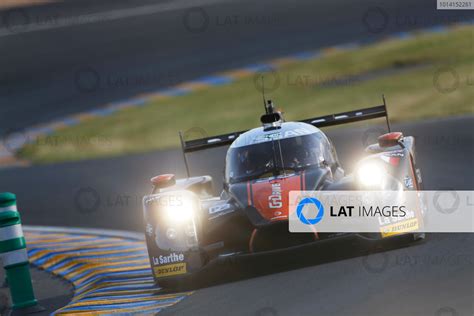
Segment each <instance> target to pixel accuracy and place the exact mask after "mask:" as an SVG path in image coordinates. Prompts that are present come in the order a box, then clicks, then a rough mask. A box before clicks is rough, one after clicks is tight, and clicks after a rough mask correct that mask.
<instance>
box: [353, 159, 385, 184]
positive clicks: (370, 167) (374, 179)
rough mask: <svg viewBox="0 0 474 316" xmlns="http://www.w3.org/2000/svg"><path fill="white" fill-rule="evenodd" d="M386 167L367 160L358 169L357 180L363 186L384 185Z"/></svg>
mask: <svg viewBox="0 0 474 316" xmlns="http://www.w3.org/2000/svg"><path fill="white" fill-rule="evenodd" d="M384 178H385V169H384V168H383V167H382V166H381V165H379V164H376V163H373V162H366V163H363V164H362V165H360V166H359V168H358V169H357V180H358V181H359V182H360V184H362V185H363V186H367V187H374V186H379V185H382V182H383V180H384Z"/></svg>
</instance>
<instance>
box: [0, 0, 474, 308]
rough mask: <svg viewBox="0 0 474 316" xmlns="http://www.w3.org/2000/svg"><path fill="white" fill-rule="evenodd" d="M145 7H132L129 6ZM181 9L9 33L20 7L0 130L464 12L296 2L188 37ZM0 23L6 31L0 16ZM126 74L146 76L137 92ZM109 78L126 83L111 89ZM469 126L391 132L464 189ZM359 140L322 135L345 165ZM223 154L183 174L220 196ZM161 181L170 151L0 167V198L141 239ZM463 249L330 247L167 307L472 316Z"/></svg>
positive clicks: (243, 10)
mask: <svg viewBox="0 0 474 316" xmlns="http://www.w3.org/2000/svg"><path fill="white" fill-rule="evenodd" d="M160 3H164V4H166V3H168V2H160ZM83 4H87V5H83ZM150 4H151V1H134V2H133V6H134V7H138V6H142V5H150ZM191 4H192V3H191ZM179 5H181V7H178V8H176V9H173V8H171V9H169V8H167V9H166V10H165V9H163V10H162V11H160V9H157V10H155V11H150V12H149V14H141V15H136V16H133V17H123V18H117V19H113V20H107V21H106V20H104V21H101V22H100V23H84V24H80V25H67V23H65V24H66V25H65V26H64V25H62V24H61V23H57V26H58V27H53V28H49V29H47V30H37V31H35V30H34V28H35V26H34V25H31V24H29V25H27V26H26V28H25V26H24V25H23V26H22V25H21V23H22V22H21V21H22V20H21V17H22V16H23V17H24V14H23V13H25V11H23V12H20V20H15V19H17V18H18V16H14V15H12V16H13V18H14V19H13V21H20V22H12V23H13V24H11V25H13V26H15V23H20V25H19V28H18V27H13V28H12V27H11V25H10V27H9V28H7V31H5V30H2V32H3V33H1V34H3V35H1V36H0V47H1V48H2V58H1V59H0V69H1V76H0V82H1V84H0V104H1V106H0V133H4V132H5V131H8V130H11V129H21V128H24V127H27V126H30V125H31V124H34V123H40V122H47V121H49V120H51V119H53V118H57V117H61V116H64V115H67V114H72V113H76V112H80V111H83V110H85V109H90V108H94V107H97V106H99V105H103V104H104V103H106V102H110V101H116V100H119V99H122V98H126V97H129V96H132V95H136V94H137V93H143V92H147V91H150V90H152V89H156V88H159V87H161V86H166V85H169V84H170V83H171V84H173V83H177V82H178V81H183V80H188V79H192V78H195V77H198V76H202V75H206V74H209V73H212V72H216V71H221V70H225V69H228V68H235V67H239V66H242V65H247V64H250V63H252V62H257V61H261V60H263V59H267V58H272V57H276V56H281V55H284V54H287V53H292V52H298V51H301V50H305V49H314V48H318V47H321V46H327V45H332V44H339V43H343V42H348V41H350V40H353V39H361V38H363V39H367V40H371V39H374V38H377V37H381V36H386V35H387V34H389V33H392V32H400V31H405V30H408V29H413V28H418V27H427V26H430V25H434V24H439V23H440V22H449V21H452V22H455V21H457V20H462V19H463V18H465V17H471V18H472V13H471V12H459V11H457V12H453V11H450V12H447V11H444V12H440V11H436V10H435V9H434V8H435V6H434V3H433V1H430V0H427V1H416V3H414V2H413V1H407V0H402V1H396V2H395V1H393V2H390V3H389V4H385V3H374V2H372V1H365V0H364V1H344V2H343V1H339V0H338V1H324V2H315V1H309V0H308V1H300V2H298V5H296V4H292V5H289V4H288V3H286V2H283V1H269V0H265V1H259V2H258V3H257V4H256V3H254V2H250V1H248V2H247V1H224V2H220V3H213V4H206V3H203V4H200V5H199V7H202V8H204V9H205V12H206V14H207V15H208V16H209V17H210V22H209V24H208V25H207V26H206V27H205V28H201V29H200V31H199V32H196V31H194V29H195V28H196V25H197V27H198V29H199V27H201V26H203V24H202V22H200V21H199V19H198V21H197V22H196V21H194V20H189V22H188V23H190V24H188V28H186V27H185V26H186V25H185V24H183V16H185V15H186V14H187V13H189V12H190V11H186V10H189V8H190V2H186V1H184V2H183V3H181V2H180V3H179ZM130 6H132V5H131V4H130V2H128V1H101V2H97V1H85V0H81V1H65V2H64V3H61V4H53V5H46V6H41V7H38V8H34V9H32V8H28V9H27V10H26V14H27V16H28V18H29V21H30V22H31V21H36V22H34V23H36V24H37V25H41V24H44V23H43V22H41V21H44V19H45V17H46V19H47V17H48V14H49V13H51V12H53V13H54V14H56V16H59V17H62V18H67V17H71V16H77V15H86V14H90V13H97V12H109V11H111V10H120V9H124V8H129V7H130ZM192 6H195V5H194V4H192ZM374 7H378V8H382V12H383V13H382V15H380V12H381V11H378V15H377V12H376V15H375V16H374V15H370V16H369V19H368V20H364V17H365V14H366V13H367V12H368V10H369V9H371V8H374ZM192 12H194V11H192ZM256 12H258V13H256ZM370 12H371V14H372V13H374V11H370ZM384 13H387V15H385V14H384ZM10 14H11V13H10ZM54 14H53V16H54ZM235 15H237V16H239V17H240V18H243V17H255V16H256V15H260V16H261V17H266V18H268V19H269V21H270V22H267V23H260V24H258V25H255V24H251V25H250V24H245V23H244V24H243V23H242V22H241V21H242V20H238V21H240V23H234V24H230V25H226V24H225V23H224V21H225V19H226V17H232V16H235ZM387 16H388V18H386V17H387ZM380 18H382V20H380ZM403 18H406V19H408V20H406V19H405V20H404V19H403ZM2 19H3V20H2V21H3V25H5V24H4V23H5V13H3V12H2ZM223 19H224V20H223ZM367 21H368V22H367ZM195 23H197V24H195ZM222 23H224V24H222ZM52 25H54V23H52ZM189 26H191V29H192V30H193V31H189V29H190V27H189ZM29 29H30V31H28V30H29ZM171 34H172V35H171ZM32 56H34V58H32ZM91 69H92V72H90V70H91ZM83 70H86V72H84V71H83ZM84 73H85V74H86V75H84ZM91 73H92V74H93V75H96V74H97V75H98V78H99V81H98V82H99V85H97V80H96V79H97V77H93V78H92V79H90V78H89V77H88V76H87V74H91ZM78 74H79V78H78V76H77V75H78ZM137 76H138V77H139V76H149V78H151V79H148V80H146V81H145V83H143V82H140V83H136V82H134V78H137ZM120 79H125V80H127V79H129V80H130V81H131V82H132V83H128V84H123V83H117V82H118V81H120ZM114 82H115V83H114ZM86 90H87V91H86ZM390 101H393V102H390ZM389 103H396V101H395V100H389ZM362 106H365V105H362ZM473 122H474V118H473V117H464V118H451V119H445V120H441V121H438V120H433V121H427V122H423V123H410V124H403V125H399V126H396V127H395V129H401V130H402V131H404V132H405V133H406V134H410V135H415V136H418V153H419V156H418V160H419V163H420V166H421V168H422V172H423V175H424V182H425V188H426V189H457V190H472V189H473V188H474V177H473V172H472V161H473V158H474V153H473V149H474V146H473V145H474V142H473V135H474V133H473V126H474V125H473ZM204 128H205V127H204ZM371 132H374V133H373V134H374V135H375V134H376V133H378V132H379V131H377V130H371V129H370V130H367V128H359V129H357V130H337V131H331V132H330V133H329V135H330V137H331V138H332V139H333V141H334V143H335V144H336V147H337V148H338V152H339V155H340V158H341V160H342V162H343V164H344V165H345V166H347V167H348V169H351V163H352V161H353V159H351V157H357V156H358V155H360V154H361V148H362V147H363V143H364V139H365V138H366V137H367V136H370V135H372V133H371ZM372 136H373V135H372ZM223 154H224V150H223V149H222V150H215V151H212V152H208V153H206V154H195V155H193V156H195V157H194V158H195V159H193V163H192V166H191V168H192V170H193V173H194V174H203V173H206V174H207V173H210V174H211V175H212V176H213V177H214V178H215V179H216V180H217V181H216V187H217V189H218V188H219V186H220V185H221V182H220V181H219V180H220V179H221V178H222V168H223ZM191 158H193V157H191ZM165 172H166V173H168V172H175V173H176V174H177V175H179V176H183V175H184V173H183V164H182V160H181V159H180V153H179V152H178V151H167V152H156V153H150V154H143V155H134V156H129V157H122V158H113V159H107V160H95V161H88V162H76V163H65V164H57V165H49V166H34V167H31V168H15V169H8V170H0V191H12V192H15V193H17V195H18V200H19V210H20V212H21V213H22V216H23V222H24V223H25V224H29V225H49V226H74V227H97V228H115V229H125V230H135V231H141V230H142V223H141V197H142V196H143V194H144V193H145V192H148V191H149V189H150V185H149V184H148V179H149V178H150V177H151V176H152V175H155V174H159V173H165ZM473 248H474V240H473V236H472V235H471V234H433V235H430V236H429V238H428V241H427V242H426V243H424V244H419V245H416V246H413V247H410V248H403V249H398V250H392V251H389V252H385V253H379V254H374V255H371V256H369V257H366V256H365V254H366V253H367V249H365V248H363V247H362V248H360V247H354V248H349V249H348V248H347V247H341V248H338V247H334V246H333V247H328V248H326V249H324V248H323V249H321V250H319V251H318V252H317V253H316V256H314V255H312V256H308V258H306V257H304V258H303V257H301V256H300V257H296V258H295V257H292V258H287V259H280V260H275V261H273V262H270V263H268V262H266V263H265V262H264V263H258V262H251V263H246V264H245V265H244V266H243V267H242V266H241V267H234V269H232V270H228V273H227V277H228V278H229V279H230V280H229V281H235V280H236V279H237V281H236V282H230V283H226V284H221V285H216V286H211V287H208V288H206V289H201V290H199V291H197V292H196V293H195V294H194V295H192V296H191V297H189V298H187V299H186V300H184V301H183V302H182V303H180V304H179V305H177V306H176V307H173V308H171V309H169V310H168V311H165V312H167V313H171V314H178V313H179V314H189V315H191V314H192V315H202V314H207V315H216V314H235V315H288V314H291V315H294V314H296V315H307V314H317V315H348V314H351V315H472V314H473V313H474V308H473V305H472V301H473V297H474V284H473V282H474V275H473V273H474V266H473V262H474V249H473ZM319 254H321V255H319ZM302 259H305V260H302ZM262 265H263V266H262ZM252 267H255V269H252ZM270 267H271V268H270ZM253 270H254V271H253ZM266 273H270V274H267V275H265V274H266ZM222 280H223V281H225V280H226V276H225V275H224V276H223V278H222Z"/></svg>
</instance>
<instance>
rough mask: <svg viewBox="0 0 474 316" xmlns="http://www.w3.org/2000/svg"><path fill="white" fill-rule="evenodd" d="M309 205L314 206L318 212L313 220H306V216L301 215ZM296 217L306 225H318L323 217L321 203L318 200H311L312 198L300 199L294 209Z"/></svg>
mask: <svg viewBox="0 0 474 316" xmlns="http://www.w3.org/2000/svg"><path fill="white" fill-rule="evenodd" d="M310 205H314V206H315V207H316V209H317V210H318V214H317V215H316V217H315V218H306V216H305V215H304V214H303V210H304V208H305V207H308V206H310ZM296 215H297V216H298V218H299V220H300V221H301V222H302V223H303V224H306V225H315V224H317V223H319V222H320V221H321V220H322V219H323V216H324V206H323V204H322V203H321V201H320V200H318V199H316V198H313V197H307V198H304V199H302V200H301V201H300V202H299V203H298V206H297V207H296Z"/></svg>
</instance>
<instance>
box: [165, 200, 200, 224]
mask: <svg viewBox="0 0 474 316" xmlns="http://www.w3.org/2000/svg"><path fill="white" fill-rule="evenodd" d="M195 212H196V205H195V203H194V201H193V200H192V199H190V198H188V197H186V196H181V197H180V198H179V199H177V200H176V202H175V203H174V204H169V205H166V206H164V207H163V213H164V215H165V216H166V219H167V220H168V221H169V222H173V223H182V222H187V221H190V220H192V219H193V217H194V213H195Z"/></svg>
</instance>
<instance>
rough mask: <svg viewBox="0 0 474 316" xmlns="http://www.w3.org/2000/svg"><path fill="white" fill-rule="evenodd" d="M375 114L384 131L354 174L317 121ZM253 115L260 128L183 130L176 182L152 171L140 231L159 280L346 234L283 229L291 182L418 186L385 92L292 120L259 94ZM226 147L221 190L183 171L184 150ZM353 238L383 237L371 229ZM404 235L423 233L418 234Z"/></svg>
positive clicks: (298, 185)
mask: <svg viewBox="0 0 474 316" xmlns="http://www.w3.org/2000/svg"><path fill="white" fill-rule="evenodd" d="M383 117H385V119H386V123H387V128H388V133H386V134H384V135H381V136H380V137H379V138H378V143H376V144H371V145H369V146H368V147H367V148H366V150H365V151H366V153H367V155H366V157H364V158H363V159H362V160H361V161H360V162H359V163H358V165H357V168H356V172H355V173H354V174H346V173H345V172H344V170H343V169H342V167H341V165H340V163H339V160H338V158H337V154H336V150H335V148H334V146H333V144H332V143H331V141H330V140H329V138H328V137H327V136H326V135H325V134H324V133H323V132H322V131H321V130H320V129H319V128H321V127H326V126H332V125H338V124H345V123H351V122H356V121H361V120H367V119H373V118H383ZM260 120H261V123H262V126H261V127H257V128H254V129H251V130H249V131H242V132H235V133H230V134H225V135H220V136H215V137H207V138H203V139H197V140H184V139H183V137H181V144H182V149H183V155H184V161H185V165H186V170H187V174H188V177H187V178H185V179H178V180H177V179H175V176H174V175H173V174H163V175H158V176H156V177H153V178H152V179H151V182H152V184H153V191H152V194H150V195H147V196H145V197H144V199H143V207H144V219H145V225H146V228H145V231H146V233H145V235H146V243H147V248H148V254H149V258H150V264H151V267H152V270H153V275H154V278H155V281H156V282H157V284H159V285H160V286H161V287H172V288H174V287H180V286H182V285H183V284H186V285H185V286H189V284H190V282H191V281H189V280H193V277H194V276H196V275H198V274H199V273H200V271H202V270H203V269H204V268H205V267H207V266H208V265H210V264H212V263H213V262H215V261H218V260H219V259H220V258H228V257H238V256H242V255H249V254H259V253H265V252H275V251H281V252H282V253H283V252H284V251H285V250H289V249H292V248H295V247H299V246H301V245H307V244H311V243H318V242H320V241H322V240H329V239H333V238H334V239H335V238H339V237H343V236H344V235H347V234H348V233H344V234H343V233H337V232H335V233H318V232H314V233H300V234H295V233H290V232H289V229H288V219H289V205H288V203H289V202H288V200H289V198H288V195H289V192H290V191H292V190H301V191H308V190H309V191H312V190H333V191H335V190H367V189H373V188H376V189H377V190H420V189H421V185H422V180H421V174H420V171H419V169H418V168H417V165H416V159H415V158H416V156H415V142H414V138H413V137H411V136H403V134H402V133H401V132H391V131H390V124H389V120H388V115H387V107H386V103H385V99H384V100H383V104H382V105H378V106H375V107H370V108H364V109H360V110H356V111H351V112H344V113H338V114H333V115H327V116H322V117H315V118H311V119H306V120H303V121H298V122H286V121H285V120H284V119H283V116H282V113H280V112H278V111H275V109H274V106H273V103H272V102H271V101H265V114H264V115H262V116H261V119H260ZM180 136H181V134H180ZM228 145H230V147H229V148H228V150H227V155H226V159H225V179H224V184H223V190H222V192H221V194H220V195H219V196H213V185H212V178H211V177H210V176H206V175H204V176H194V177H192V176H191V175H190V171H189V167H188V163H187V153H189V152H193V151H198V150H205V149H208V148H213V147H218V146H228ZM374 162H375V163H374ZM377 165H379V166H380V165H383V168H384V169H385V170H386V171H387V172H386V174H387V175H386V178H387V177H388V178H389V180H390V181H387V179H385V180H384V181H382V180H383V179H382V174H381V173H379V172H378V170H377V169H374V166H377ZM358 236H359V237H361V238H372V239H382V238H383V236H382V235H381V234H377V233H371V234H365V235H364V234H358ZM410 236H411V237H413V239H414V240H418V239H422V238H424V235H423V234H421V233H412V234H411V235H410ZM282 255H283V254H282ZM194 279H195V278H194ZM193 286H195V285H191V287H193Z"/></svg>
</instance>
